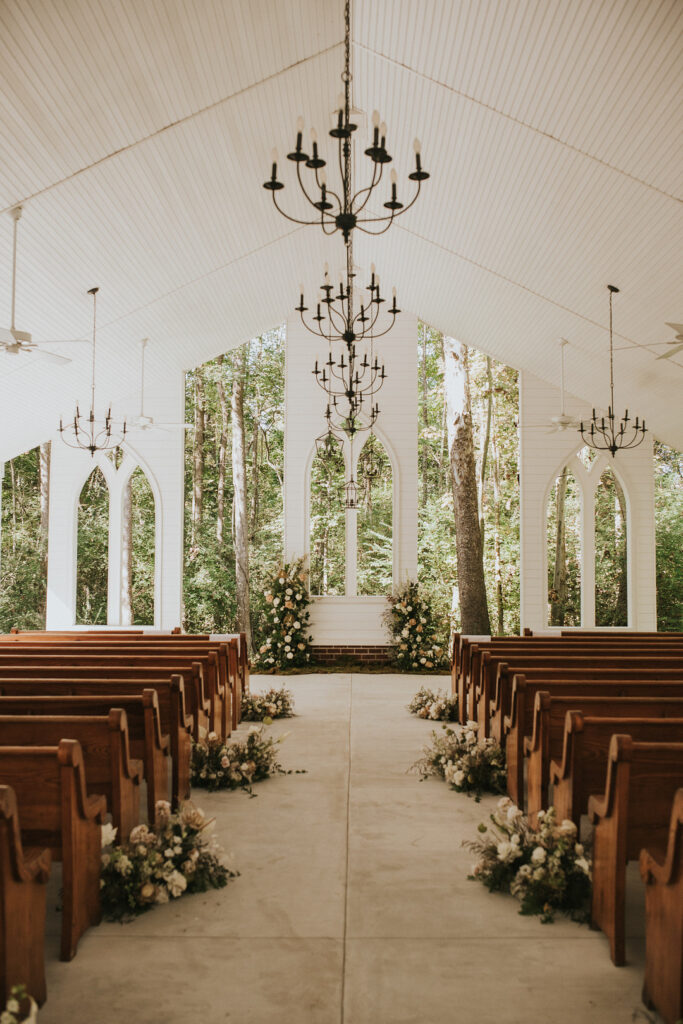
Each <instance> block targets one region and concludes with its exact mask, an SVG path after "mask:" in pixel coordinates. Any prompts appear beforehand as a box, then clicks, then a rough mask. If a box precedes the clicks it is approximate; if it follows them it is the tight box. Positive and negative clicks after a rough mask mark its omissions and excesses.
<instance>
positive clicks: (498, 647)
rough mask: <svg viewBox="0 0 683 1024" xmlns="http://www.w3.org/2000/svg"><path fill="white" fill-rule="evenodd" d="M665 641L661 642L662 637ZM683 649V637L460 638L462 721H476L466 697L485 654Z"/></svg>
mask: <svg viewBox="0 0 683 1024" xmlns="http://www.w3.org/2000/svg"><path fill="white" fill-rule="evenodd" d="M662 636H663V637H664V638H663V639H661V638H660V637H662ZM672 644H673V646H677V647H679V648H680V647H681V646H682V645H683V637H679V636H677V635H671V634H646V635H636V634H621V633H620V634H618V635H614V634H613V635H609V636H601V635H599V634H580V635H576V636H571V637H559V636H554V637H548V636H537V637H516V636H508V637H468V636H461V637H459V645H458V648H457V649H456V647H454V650H453V654H454V660H453V665H452V672H451V688H452V691H453V693H457V694H458V698H459V706H460V708H461V709H462V711H461V720H462V721H464V718H465V716H467V717H470V718H472V717H473V715H472V713H471V708H469V706H468V702H467V698H466V694H468V692H469V689H470V685H471V683H472V681H473V677H474V678H476V679H478V678H479V675H480V669H481V657H482V655H483V653H484V652H488V653H489V654H493V653H496V654H500V653H502V652H508V653H511V654H512V653H513V652H515V653H519V652H526V653H529V654H533V653H536V654H540V653H553V652H554V653H555V654H559V653H560V652H562V653H564V652H568V653H576V652H577V651H578V650H579V649H580V648H581V647H585V648H586V649H587V650H589V651H595V650H596V649H597V648H601V649H602V650H605V651H607V650H632V649H634V648H635V647H638V646H640V647H645V648H646V649H648V650H651V649H652V648H653V647H654V648H656V649H660V648H662V647H667V648H670V646H671V645H672Z"/></svg>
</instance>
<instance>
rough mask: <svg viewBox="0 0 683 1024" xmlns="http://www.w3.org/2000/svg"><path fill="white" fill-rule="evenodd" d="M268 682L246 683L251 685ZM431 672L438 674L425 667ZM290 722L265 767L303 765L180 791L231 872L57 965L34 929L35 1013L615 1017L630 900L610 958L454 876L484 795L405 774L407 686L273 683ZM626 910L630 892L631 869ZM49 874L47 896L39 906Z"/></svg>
mask: <svg viewBox="0 0 683 1024" xmlns="http://www.w3.org/2000/svg"><path fill="white" fill-rule="evenodd" d="M273 681H274V680H273V679H272V677H271V678H267V679H266V678H263V677H261V678H259V677H253V678H252V689H254V690H255V691H258V690H261V689H263V688H264V687H265V686H266V685H270V684H271V683H272V682H273ZM432 681H433V682H434V683H435V684H437V683H440V684H441V685H446V684H447V680H446V679H445V678H444V679H443V680H432ZM285 682H286V685H287V686H288V687H289V688H290V689H291V690H292V691H293V692H294V695H295V699H296V708H297V711H298V712H299V717H297V718H294V719H292V720H290V721H283V722H276V723H275V725H274V726H273V730H274V732H275V733H276V734H280V733H283V732H289V733H290V735H289V736H288V737H287V739H286V740H285V741H284V743H283V745H282V748H281V749H282V761H283V763H284V764H285V766H286V767H289V768H305V769H307V770H308V774H306V775H291V776H286V777H279V778H277V779H275V780H273V781H267V782H265V783H262V784H261V785H259V786H258V787H257V792H258V798H257V799H254V800H249V799H247V797H246V796H245V795H243V794H242V793H240V792H234V793H216V794H206V793H204V792H202V791H200V790H198V791H195V794H194V799H195V802H196V803H197V804H198V805H199V806H200V807H202V808H203V809H204V810H205V811H207V812H209V813H211V814H212V815H215V816H216V818H217V829H216V834H217V837H218V839H219V841H220V842H221V844H222V845H223V847H224V848H225V849H226V850H228V851H230V852H232V853H233V854H234V862H235V866H236V867H238V868H239V870H240V871H241V876H240V877H239V878H238V879H236V880H235V881H234V882H232V883H231V884H230V885H229V886H228V887H227V888H226V889H223V890H220V891H219V892H211V893H207V894H202V895H198V896H191V897H185V898H183V899H181V900H179V901H178V902H177V903H171V904H168V905H166V906H161V907H158V908H156V909H155V910H153V911H152V912H151V913H149V914H146V915H144V916H143V917H140V918H138V919H137V920H135V921H133V922H131V923H129V924H126V925H117V924H102V925H100V927H99V928H94V929H91V930H90V932H88V933H87V934H86V935H85V936H84V938H83V939H82V941H81V944H80V947H79V951H78V955H77V956H76V959H75V960H73V961H72V962H71V963H69V964H64V963H60V962H59V960H58V933H59V915H58V914H57V913H56V912H54V911H51V913H50V914H49V918H50V920H49V924H48V942H47V959H48V964H47V983H48V1002H47V1003H46V1005H45V1007H44V1008H43V1010H42V1011H41V1014H40V1024H85V1022H87V1024H121V1022H135V1024H180V1022H191V1024H195V1022H207V1024H208V1022H211V1024H213V1022H223V1021H228V1022H234V1024H237V1022H239V1024H269V1022H271V1021H275V1020H276V1021H277V1022H278V1024H475V1022H476V1024H536V1022H539V1024H627V1022H630V1021H633V1020H636V1021H638V1020H641V1021H646V1020H647V1019H648V1017H646V1015H645V1013H644V1011H643V1008H642V1005H641V1004H640V988H641V984H642V970H643V961H644V946H643V941H642V914H640V916H639V909H640V908H639V906H635V905H634V907H633V908H632V909H633V911H634V912H633V913H632V914H630V918H631V919H632V921H630V928H629V931H630V934H631V935H632V936H635V937H631V938H630V939H629V942H628V947H627V953H628V959H629V966H627V967H624V968H620V969H617V968H615V967H613V966H612V964H611V962H610V959H609V953H608V949H607V943H606V940H605V938H604V936H602V935H601V934H599V933H593V932H591V931H590V930H589V929H588V928H587V927H581V926H579V925H576V924H573V923H572V922H568V921H565V920H563V919H560V920H558V921H557V922H556V923H555V924H554V925H545V926H544V925H541V924H540V923H539V922H538V920H537V919H535V918H524V917H520V916H519V914H518V913H517V904H516V902H515V901H514V900H513V899H512V898H510V897H505V896H496V895H491V894H489V893H487V892H486V891H485V890H484V888H483V886H481V885H477V884H476V883H474V882H470V881H468V880H467V877H466V876H467V873H468V869H469V866H470V863H471V860H472V857H471V855H470V854H469V853H468V852H467V850H464V849H463V848H462V847H461V840H462V839H467V838H471V837H473V836H474V835H475V832H476V826H477V824H478V822H479V821H481V820H483V819H484V818H485V817H486V815H487V813H488V812H489V810H490V809H491V808H492V807H493V806H494V805H495V799H493V798H487V799H484V800H482V802H481V803H480V804H476V803H475V802H474V801H473V800H470V799H468V798H467V797H466V796H463V795H459V794H455V793H453V792H452V791H449V790H448V788H447V787H446V786H445V785H444V784H443V783H441V782H437V781H434V780H430V781H428V782H423V783H421V782H419V781H418V780H417V778H416V777H415V776H412V775H406V774H405V772H406V768H407V767H408V766H409V765H410V764H411V763H412V762H413V761H414V760H415V759H416V758H417V756H418V755H419V752H420V749H421V747H422V745H423V743H424V742H425V741H426V740H427V738H428V736H429V733H430V731H431V728H432V726H430V725H429V724H428V723H426V722H423V721H420V720H418V719H415V718H413V717H412V716H410V715H409V714H408V713H407V711H406V710H405V705H406V703H407V702H408V700H409V699H410V697H411V696H412V695H413V693H414V692H415V690H416V689H417V686H418V685H419V680H418V679H416V677H408V676H397V675H353V676H350V675H309V676H294V677H287V678H286V680H285ZM631 881H632V884H631V892H632V894H633V898H634V904H639V902H640V899H641V895H642V893H641V889H640V886H639V884H638V881H637V876H633V874H632V875H631ZM58 885H59V875H58V872H55V874H54V877H53V879H52V881H51V890H50V893H49V894H48V899H49V907H50V908H52V907H54V906H55V903H56V898H57V889H58Z"/></svg>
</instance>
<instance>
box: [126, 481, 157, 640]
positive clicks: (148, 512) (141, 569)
mask: <svg viewBox="0 0 683 1024" xmlns="http://www.w3.org/2000/svg"><path fill="white" fill-rule="evenodd" d="M130 486H131V498H132V519H133V552H132V575H133V588H132V589H133V592H132V612H133V625H134V626H138V625H143V626H148V625H150V624H153V623H154V557H155V549H154V527H155V508H154V495H153V494H152V488H151V487H150V484H149V480H148V479H147V477H146V476H145V474H144V472H143V471H142V469H140V467H139V466H138V468H137V469H136V470H135V471H134V473H133V475H132V476H131V479H130Z"/></svg>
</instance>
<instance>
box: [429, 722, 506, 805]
mask: <svg viewBox="0 0 683 1024" xmlns="http://www.w3.org/2000/svg"><path fill="white" fill-rule="evenodd" d="M441 730H442V731H441V733H437V732H433V733H432V736H431V745H429V746H426V747H425V748H424V756H423V757H421V758H420V760H419V761H416V762H415V764H414V765H413V766H412V769H413V770H414V771H417V773H418V774H419V775H420V777H421V778H423V779H426V778H428V777H429V776H430V775H437V776H438V777H439V778H442V779H444V780H445V781H446V782H447V783H448V784H449V785H450V786H451V788H452V789H454V790H455V791H456V792H457V793H468V794H469V793H473V794H474V798H475V800H477V801H478V800H479V799H480V798H481V795H482V793H504V792H505V788H506V785H507V774H506V770H505V753H504V751H503V749H502V748H501V747H500V746H499V745H498V744H497V743H496V742H495V740H492V739H490V738H489V739H479V737H478V735H477V733H478V725H477V723H476V722H468V723H467V725H466V726H465V727H464V728H463V729H462V731H460V732H458V731H456V730H455V729H451V728H450V726H447V725H442V726H441Z"/></svg>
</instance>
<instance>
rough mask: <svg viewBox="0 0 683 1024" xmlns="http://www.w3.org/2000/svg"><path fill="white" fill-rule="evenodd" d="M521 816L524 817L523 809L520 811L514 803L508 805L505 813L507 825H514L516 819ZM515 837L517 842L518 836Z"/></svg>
mask: <svg viewBox="0 0 683 1024" xmlns="http://www.w3.org/2000/svg"><path fill="white" fill-rule="evenodd" d="M523 817H524V811H521V810H520V809H519V807H515V805H514V804H513V805H512V807H508V813H507V819H508V825H514V823H515V822H516V821H519V819H520V818H523ZM516 838H517V841H518V842H519V839H518V837H516Z"/></svg>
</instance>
